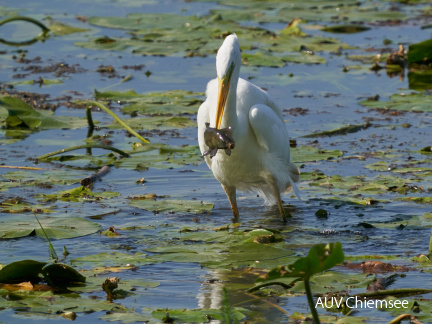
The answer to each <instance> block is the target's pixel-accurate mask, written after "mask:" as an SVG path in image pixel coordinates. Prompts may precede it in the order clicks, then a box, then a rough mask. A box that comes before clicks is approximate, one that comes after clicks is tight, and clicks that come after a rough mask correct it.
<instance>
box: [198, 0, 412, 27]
mask: <svg viewBox="0 0 432 324" xmlns="http://www.w3.org/2000/svg"><path fill="white" fill-rule="evenodd" d="M201 1H208V0H201ZM218 3H220V4H223V5H226V6H235V7H236V9H235V10H233V9H232V8H230V9H219V10H212V13H218V14H220V15H221V16H222V17H223V18H224V19H226V20H233V21H256V22H285V23H289V22H291V21H292V20H293V19H295V18H300V19H302V20H306V21H308V20H311V21H328V22H343V23H347V22H364V21H367V22H372V21H383V20H389V19H398V20H402V19H404V18H406V15H405V14H404V13H402V12H398V11H392V10H386V8H385V4H384V3H376V4H375V3H374V5H368V3H364V2H363V3H362V2H356V1H352V0H349V1H344V2H342V3H341V2H329V1H318V2H317V1H313V0H310V1H302V0H294V1H290V2H289V3H286V2H284V1H266V2H265V3H262V2H260V1H259V0H254V1H246V0H241V1H237V2H236V3H235V4H234V3H233V2H229V1H227V0H219V1H218ZM239 7H240V8H239ZM378 8H379V10H378Z"/></svg>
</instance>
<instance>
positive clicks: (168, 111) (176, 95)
mask: <svg viewBox="0 0 432 324" xmlns="http://www.w3.org/2000/svg"><path fill="white" fill-rule="evenodd" d="M202 96H204V94H203V93H193V92H191V91H184V90H172V91H166V92H152V93H144V94H138V93H136V92H135V91H133V90H127V91H124V92H116V91H105V92H99V91H97V90H95V97H96V99H104V98H106V99H110V100H113V101H119V102H122V103H127V105H126V106H123V107H122V111H123V112H124V113H132V112H136V113H138V114H146V115H159V116H163V115H178V114H196V112H197V111H198V107H199V105H200V104H201V103H202V100H201V99H199V98H197V97H202Z"/></svg>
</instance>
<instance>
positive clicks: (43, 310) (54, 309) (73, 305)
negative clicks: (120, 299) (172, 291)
mask: <svg viewBox="0 0 432 324" xmlns="http://www.w3.org/2000/svg"><path fill="white" fill-rule="evenodd" d="M11 295H12V298H11V299H10V300H6V299H4V298H1V299H0V307H2V308H3V309H5V308H9V309H13V308H16V309H22V308H25V309H26V312H25V313H26V314H28V315H37V316H44V318H45V319H46V318H50V317H49V316H52V315H53V314H58V315H55V317H54V319H56V318H57V320H58V317H60V316H61V315H60V314H62V313H64V312H66V311H70V310H73V311H74V312H75V313H93V312H122V313H124V312H127V311H129V310H128V309H127V308H126V307H125V306H122V305H120V304H117V303H112V302H110V301H107V300H100V299H95V298H80V296H79V295H78V294H54V293H53V292H52V291H42V292H41V291H16V292H13V293H12V294H11ZM32 312H34V314H32Z"/></svg>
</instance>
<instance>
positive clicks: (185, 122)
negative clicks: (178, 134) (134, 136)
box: [108, 116, 196, 130]
mask: <svg viewBox="0 0 432 324" xmlns="http://www.w3.org/2000/svg"><path fill="white" fill-rule="evenodd" d="M123 122H125V123H126V124H127V125H128V126H130V127H131V128H132V129H134V130H155V129H159V130H167V129H176V128H186V127H196V123H195V122H193V121H192V120H190V119H189V118H187V117H180V116H173V117H167V116H151V117H150V116H147V117H134V118H128V119H123ZM108 127H109V128H113V129H119V128H123V126H122V125H120V124H118V123H115V124H111V125H110V126H108Z"/></svg>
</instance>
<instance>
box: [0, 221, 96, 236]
mask: <svg viewBox="0 0 432 324" xmlns="http://www.w3.org/2000/svg"><path fill="white" fill-rule="evenodd" d="M39 221H40V223H41V225H42V227H43V229H44V231H45V232H44V231H42V229H41V227H40V225H39V223H38V222H37V220H36V219H35V218H34V216H28V217H26V218H25V220H24V219H22V218H21V220H20V221H17V220H14V221H8V222H2V223H0V238H3V239H10V238H19V237H24V236H28V235H37V236H39V237H43V238H45V237H46V236H45V233H46V235H47V236H48V237H49V238H53V239H67V238H73V237H80V236H85V235H89V234H93V233H95V232H97V231H98V230H99V228H100V226H99V224H97V223H94V222H92V221H89V220H86V219H82V218H79V217H67V218H40V219H39Z"/></svg>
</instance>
